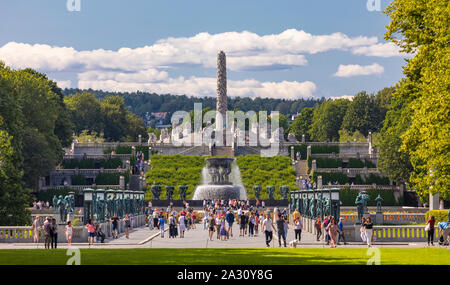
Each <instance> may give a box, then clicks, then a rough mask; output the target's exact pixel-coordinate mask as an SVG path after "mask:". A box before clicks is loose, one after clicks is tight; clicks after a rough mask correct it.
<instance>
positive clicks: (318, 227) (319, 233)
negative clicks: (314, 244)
mask: <svg viewBox="0 0 450 285" xmlns="http://www.w3.org/2000/svg"><path fill="white" fill-rule="evenodd" d="M314 226H315V227H316V234H317V236H316V239H317V241H319V240H320V237H321V236H322V222H321V221H320V218H317V220H316V223H315V224H314Z"/></svg>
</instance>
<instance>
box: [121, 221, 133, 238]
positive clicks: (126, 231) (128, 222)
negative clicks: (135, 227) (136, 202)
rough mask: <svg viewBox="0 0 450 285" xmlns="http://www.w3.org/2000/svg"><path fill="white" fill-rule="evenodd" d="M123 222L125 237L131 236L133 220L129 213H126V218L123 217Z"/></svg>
mask: <svg viewBox="0 0 450 285" xmlns="http://www.w3.org/2000/svg"><path fill="white" fill-rule="evenodd" d="M123 222H124V223H125V226H124V228H125V237H126V238H130V227H131V221H130V217H129V216H128V215H125V218H123Z"/></svg>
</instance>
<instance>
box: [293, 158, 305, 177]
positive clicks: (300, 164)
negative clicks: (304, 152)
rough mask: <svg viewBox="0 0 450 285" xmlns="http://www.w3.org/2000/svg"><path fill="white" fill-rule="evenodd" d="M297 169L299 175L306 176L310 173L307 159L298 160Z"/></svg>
mask: <svg viewBox="0 0 450 285" xmlns="http://www.w3.org/2000/svg"><path fill="white" fill-rule="evenodd" d="M296 162H297V163H296V164H295V165H296V171H297V177H298V176H306V175H308V163H307V161H306V160H300V161H298V160H297V161H296Z"/></svg>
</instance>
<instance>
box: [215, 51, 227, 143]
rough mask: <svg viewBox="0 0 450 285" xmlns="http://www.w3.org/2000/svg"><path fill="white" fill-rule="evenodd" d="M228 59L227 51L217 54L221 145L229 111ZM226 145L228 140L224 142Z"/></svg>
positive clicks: (218, 137)
mask: <svg viewBox="0 0 450 285" xmlns="http://www.w3.org/2000/svg"><path fill="white" fill-rule="evenodd" d="M227 110H228V107H227V60H226V56H225V53H224V52H223V51H220V52H219V54H218V55H217V105H216V112H217V113H216V142H217V143H218V144H219V145H221V142H222V140H223V138H224V135H225V133H224V132H225V130H226V121H227V118H226V113H227ZM223 144H224V145H225V144H226V142H223Z"/></svg>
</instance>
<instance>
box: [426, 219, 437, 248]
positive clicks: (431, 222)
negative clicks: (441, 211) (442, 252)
mask: <svg viewBox="0 0 450 285" xmlns="http://www.w3.org/2000/svg"><path fill="white" fill-rule="evenodd" d="M435 223H436V220H435V219H434V216H430V218H429V219H428V221H427V228H428V245H430V242H431V245H434V244H433V241H434V224H435Z"/></svg>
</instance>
